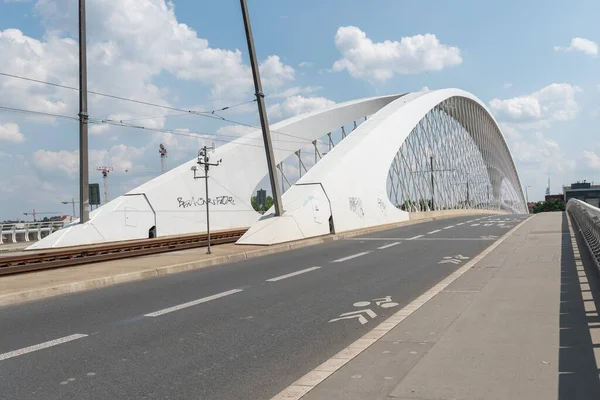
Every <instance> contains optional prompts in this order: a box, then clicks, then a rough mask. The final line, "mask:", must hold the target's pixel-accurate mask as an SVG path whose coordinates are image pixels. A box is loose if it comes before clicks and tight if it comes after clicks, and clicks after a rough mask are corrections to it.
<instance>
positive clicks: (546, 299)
mask: <svg viewBox="0 0 600 400" xmlns="http://www.w3.org/2000/svg"><path fill="white" fill-rule="evenodd" d="M574 231H576V227H575V230H574V229H573V226H571V222H570V221H569V219H568V218H567V216H566V214H565V213H546V214H540V215H537V216H535V217H534V218H531V219H529V220H528V221H526V222H525V223H524V224H523V225H522V226H521V227H520V228H519V229H518V230H516V231H515V232H514V233H513V234H512V235H510V236H508V237H507V238H506V240H505V241H504V242H502V243H501V244H500V245H499V246H498V247H497V248H495V249H494V250H492V251H491V252H490V253H489V254H488V255H487V256H485V257H483V258H482V259H481V260H480V261H479V262H477V263H475V265H473V266H472V267H471V268H470V269H468V270H466V272H465V273H464V274H463V275H461V276H460V277H459V278H458V279H456V280H455V281H454V282H452V283H451V284H449V285H448V286H447V287H446V288H444V289H443V290H441V291H440V292H439V293H438V294H437V295H435V296H434V297H433V298H431V300H430V301H428V302H426V303H425V304H423V305H422V306H421V307H419V308H418V309H417V310H416V311H414V312H413V313H412V314H410V316H408V317H407V318H406V319H404V320H403V321H402V322H400V323H399V324H398V325H396V327H395V328H393V329H391V330H390V331H389V333H387V334H386V335H385V336H383V337H381V339H379V340H378V341H377V342H375V343H373V344H372V345H371V346H370V347H368V348H367V349H366V350H364V351H363V352H362V353H361V354H359V355H358V356H357V357H356V358H354V359H353V360H352V361H350V362H348V363H347V364H345V365H344V366H343V367H342V368H340V369H338V370H337V372H335V373H334V374H333V375H331V376H329V377H328V378H327V379H325V380H323V381H322V382H321V383H320V384H318V385H317V386H316V387H314V388H313V389H312V390H311V391H310V392H308V393H307V394H306V395H305V396H303V397H302V399H303V400H305V399H306V400H317V399H329V400H331V399H346V400H351V399H402V400H408V399H411V400H416V399H418V400H430V399H431V400H433V399H435V400H446V399H461V400H462V399H464V400H467V399H468V400H471V399H472V400H475V399H486V400H495V399H498V400H504V399H528V400H534V399H556V398H558V399H559V400H566V399H600V382H599V380H598V372H599V369H598V368H599V367H598V365H599V364H600V363H599V362H598V361H600V317H599V316H598V309H599V308H598V306H599V305H600V285H599V283H598V282H599V281H598V274H597V271H596V270H595V269H594V267H593V264H592V263H591V261H590V259H589V258H587V257H588V254H587V250H584V249H586V248H585V244H584V243H583V242H580V243H579V245H578V240H581V238H580V237H578V236H579V234H577V236H576V235H575V233H574ZM579 249H582V250H581V252H580V251H579ZM417 306H418V304H417ZM409 312H410V310H409ZM400 314H401V313H400ZM392 318H393V317H392ZM281 398H284V397H283V396H281Z"/></svg>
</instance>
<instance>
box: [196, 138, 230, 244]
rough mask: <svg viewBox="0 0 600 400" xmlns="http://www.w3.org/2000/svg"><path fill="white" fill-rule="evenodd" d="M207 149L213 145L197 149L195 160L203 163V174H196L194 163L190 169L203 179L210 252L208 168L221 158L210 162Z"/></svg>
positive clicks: (212, 147)
mask: <svg viewBox="0 0 600 400" xmlns="http://www.w3.org/2000/svg"><path fill="white" fill-rule="evenodd" d="M208 150H214V146H211V147H207V146H204V147H202V148H201V149H200V150H199V151H198V161H197V162H196V163H197V164H198V165H204V176H197V175H196V172H197V171H198V167H196V166H195V165H194V166H193V167H192V171H194V179H204V184H205V185H204V188H205V193H206V198H205V199H204V200H205V201H204V203H205V204H206V233H207V235H208V238H207V242H208V251H207V252H206V254H211V251H210V215H209V207H208V203H209V202H210V199H209V197H208V169H209V167H210V166H214V167H216V166H218V165H219V164H221V161H223V160H219V161H217V162H216V163H210V162H209V160H210V156H209V155H208Z"/></svg>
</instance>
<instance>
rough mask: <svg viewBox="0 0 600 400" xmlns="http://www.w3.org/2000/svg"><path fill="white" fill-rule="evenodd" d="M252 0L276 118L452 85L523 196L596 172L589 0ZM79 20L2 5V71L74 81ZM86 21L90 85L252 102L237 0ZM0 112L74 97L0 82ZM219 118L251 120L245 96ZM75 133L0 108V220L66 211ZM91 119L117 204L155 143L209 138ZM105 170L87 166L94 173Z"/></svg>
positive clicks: (111, 7) (189, 143)
mask: <svg viewBox="0 0 600 400" xmlns="http://www.w3.org/2000/svg"><path fill="white" fill-rule="evenodd" d="M248 3H249V8H250V13H251V18H252V24H253V31H254V38H255V41H256V47H257V52H258V58H259V61H260V62H261V63H262V64H263V67H262V68H263V79H264V81H265V82H264V84H265V93H266V95H267V101H268V105H269V107H270V108H269V110H270V119H271V121H276V120H278V119H282V118H285V117H288V116H292V115H294V114H297V113H300V112H305V111H309V110H314V109H316V108H319V107H323V106H326V105H328V104H331V103H332V102H342V101H346V100H352V99H357V98H361V97H369V96H374V95H383V94H391V93H402V92H410V91H418V90H422V89H423V88H424V87H427V88H429V89H440V88H446V87H457V88H461V89H464V90H467V91H469V92H471V93H473V94H475V95H476V96H477V97H479V98H480V99H481V100H482V101H483V102H484V103H486V104H487V105H488V107H489V108H490V109H491V111H492V112H493V114H494V115H495V116H496V118H497V119H498V120H499V122H500V123H501V126H502V128H503V131H504V133H505V136H506V137H507V140H508V144H509V146H510V148H511V150H512V151H513V156H514V158H515V162H516V164H517V168H518V170H519V173H520V175H521V180H522V183H523V184H524V185H531V188H530V189H529V195H530V199H533V200H539V199H542V198H543V194H544V190H545V187H546V184H547V179H548V175H550V177H551V179H552V191H553V192H558V191H560V185H562V184H563V183H569V182H571V181H575V180H582V179H587V180H589V181H593V180H595V181H597V182H600V135H599V133H598V130H597V125H598V118H600V117H599V115H600V112H599V111H600V86H599V85H600V76H599V73H598V71H600V58H599V57H598V46H597V43H599V42H600V28H598V24H597V15H599V14H600V3H598V2H597V1H591V0H590V1H585V0H583V1H576V2H572V3H573V4H567V3H565V2H559V1H537V0H534V1H527V2H523V1H502V2H481V1H474V0H472V1H452V2H448V1H423V0H420V1H417V0H415V1H408V0H406V1H404V0H403V1H375V2H373V1H372V2H365V1H348V0H346V1H342V0H338V1H334V0H318V1H317V0H305V1H302V2H291V1H274V0H260V1H258V0H248ZM76 14H77V1H76V0H39V1H23V0H20V1H19V0H2V2H0V53H1V54H2V55H3V57H2V62H1V63H0V73H10V74H14V75H20V76H26V77H30V78H34V79H38V80H44V81H51V82H55V83H59V84H63V85H67V86H77V52H76V51H77V48H76V38H77V36H76V32H77V31H76V29H77V19H76ZM182 24H185V25H182ZM88 29H89V32H88V46H89V52H88V54H89V55H88V58H89V63H90V65H89V89H90V90H95V91H99V92H103V93H110V94H115V95H119V96H123V97H126V98H133V99H138V100H143V101H148V102H151V103H156V104H168V105H170V106H173V107H175V108H182V109H186V110H187V109H195V110H200V109H202V110H212V109H215V108H217V107H222V106H225V105H231V104H237V103H240V102H244V101H248V100H252V98H253V97H252V87H251V75H250V73H249V69H248V60H247V51H246V43H245V37H244V31H243V24H242V19H241V14H240V9H239V2H238V1H235V0H223V1H219V2H212V1H211V2H209V1H192V0H175V1H173V2H171V3H165V2H164V1H162V0H143V1H142V0H89V1H88ZM361 35H362V36H361ZM418 35H429V36H427V37H426V39H424V40H421V39H423V38H424V37H425V36H418ZM431 35H434V36H431ZM403 38H404V39H403ZM418 38H421V39H418ZM427 38H428V39H427ZM401 41H402V42H401ZM398 42H400V43H398ZM386 43H387V44H386ZM409 48H410V49H413V50H415V51H416V53H414V54H417V55H416V56H415V55H414V54H413V55H412V56H411V55H410V54H408V53H410V52H407V51H408V50H407V49H409ZM339 60H342V61H341V62H338V61H339ZM336 62H338V63H336ZM301 63H302V64H301ZM334 65H336V66H337V67H334ZM344 65H345V67H344ZM373 71H378V74H375V73H374V72H373ZM0 106H4V107H13V108H23V109H29V110H36V111H42V112H48V113H54V114H60V115H66V116H76V114H77V93H76V92H74V91H69V90H67V89H58V88H54V87H46V86H44V85H39V84H32V83H31V82H27V81H22V80H16V79H14V78H8V77H2V76H0ZM89 111H90V117H91V118H93V119H96V120H102V119H109V118H110V119H113V120H114V119H121V120H128V121H129V120H132V119H135V121H130V122H127V123H128V124H136V125H143V126H145V127H148V128H152V129H168V130H174V129H188V130H190V131H192V132H205V133H209V134H215V133H218V134H221V135H225V136H217V137H216V138H217V139H219V140H230V139H231V138H232V137H234V136H237V135H240V134H243V133H244V132H245V131H244V129H243V127H240V126H235V125H232V124H230V123H226V122H223V121H215V120H211V119H207V118H201V117H196V116H176V117H167V118H154V119H145V120H140V119H139V118H148V117H159V116H163V115H165V114H171V113H175V112H173V111H169V110H164V109H160V108H153V107H147V106H141V105H137V104H133V103H127V102H120V101H116V100H113V99H107V98H102V97H98V96H92V95H90V108H89ZM222 115H223V116H226V117H228V118H230V119H233V120H236V121H240V122H243V123H248V124H257V122H258V121H257V117H256V111H255V107H254V104H250V105H246V106H241V107H238V108H235V109H232V110H230V111H226V112H223V113H222ZM77 129H78V128H77V123H76V122H75V121H71V120H65V119H56V118H47V117H40V116H31V115H25V114H19V113H14V112H7V111H2V110H0V145H1V146H2V147H1V148H0V168H2V171H3V172H4V173H3V174H2V176H0V219H4V218H15V217H16V216H18V215H21V214H22V212H24V211H29V210H31V209H33V208H35V209H36V210H38V211H60V212H63V213H65V214H68V213H70V207H68V206H63V205H61V204H60V201H61V200H67V199H70V198H71V197H73V196H77V153H76V149H77V143H78V142H77V134H78V131H77ZM94 129H95V130H94ZM92 130H93V131H92V132H91V135H90V150H91V151H92V152H91V154H90V159H91V161H90V163H91V167H92V168H94V167H95V166H96V165H114V166H115V171H114V173H112V175H111V177H110V186H111V197H113V198H114V197H115V196H117V195H119V194H121V193H123V192H125V191H126V190H129V189H131V188H133V187H135V186H137V185H139V184H140V183H142V182H144V181H145V180H147V179H148V178H149V177H151V176H153V174H155V171H157V170H158V169H159V168H160V164H159V158H158V156H157V154H158V153H157V152H158V144H159V143H166V145H167V148H168V149H169V151H170V158H169V165H170V166H171V167H173V166H174V165H176V164H178V163H179V162H182V161H184V160H186V159H189V158H192V157H193V156H194V153H195V152H196V151H197V148H198V147H199V146H200V145H201V144H203V143H204V142H203V141H202V140H198V139H195V138H191V137H189V136H182V135H173V134H169V133H159V132H156V131H149V130H140V129H131V128H125V127H119V126H111V125H107V124H103V125H97V126H95V127H92ZM212 137H215V136H212ZM212 141H213V140H210V139H209V142H212ZM216 143H217V144H219V143H220V142H216ZM125 170H127V171H128V172H125ZM100 178H101V177H100V174H99V173H98V172H96V171H93V172H91V177H90V181H91V182H100Z"/></svg>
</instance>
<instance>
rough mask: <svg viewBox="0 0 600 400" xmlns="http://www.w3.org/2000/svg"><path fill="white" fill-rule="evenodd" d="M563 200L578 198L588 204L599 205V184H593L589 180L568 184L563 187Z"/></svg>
mask: <svg viewBox="0 0 600 400" xmlns="http://www.w3.org/2000/svg"><path fill="white" fill-rule="evenodd" d="M563 193H564V194H565V198H564V199H565V202H567V201H569V199H579V200H581V201H585V202H586V203H588V204H591V205H593V206H594V207H598V206H599V205H600V185H593V184H591V183H589V182H586V181H583V182H576V183H572V184H571V185H570V186H564V187H563Z"/></svg>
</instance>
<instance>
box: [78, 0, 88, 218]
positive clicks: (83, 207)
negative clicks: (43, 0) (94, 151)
mask: <svg viewBox="0 0 600 400" xmlns="http://www.w3.org/2000/svg"><path fill="white" fill-rule="evenodd" d="M86 51H87V50H86V31H85V0H79V223H80V224H84V223H86V222H87V221H88V220H89V219H90V209H89V206H90V204H89V203H90V198H89V197H90V193H89V185H88V184H89V171H88V112H87V57H86Z"/></svg>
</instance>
